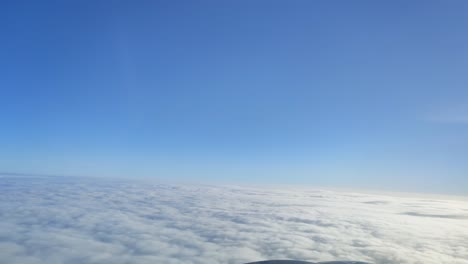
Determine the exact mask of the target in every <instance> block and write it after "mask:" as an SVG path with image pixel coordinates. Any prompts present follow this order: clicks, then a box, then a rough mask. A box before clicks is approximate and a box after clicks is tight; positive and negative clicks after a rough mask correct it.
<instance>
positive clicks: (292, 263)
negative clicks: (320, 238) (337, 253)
mask: <svg viewBox="0 0 468 264" xmlns="http://www.w3.org/2000/svg"><path fill="white" fill-rule="evenodd" d="M245 264H369V263H366V262H359V261H328V262H308V261H298V260H264V261H257V262H249V263H245Z"/></svg>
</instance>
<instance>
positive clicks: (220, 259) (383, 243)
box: [0, 177, 468, 264]
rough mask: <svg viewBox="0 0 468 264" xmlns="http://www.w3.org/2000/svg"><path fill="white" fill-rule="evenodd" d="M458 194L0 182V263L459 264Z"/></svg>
mask: <svg viewBox="0 0 468 264" xmlns="http://www.w3.org/2000/svg"><path fill="white" fill-rule="evenodd" d="M467 217H468V203H467V201H466V200H462V199H460V200H455V199H448V198H433V197H431V198H428V197H416V196H412V197H397V196H390V195H376V194H364V193H353V192H342V191H328V190H318V189H307V188H297V187H296V188H286V189H279V188H276V189H275V188H252V187H237V186H202V185H200V186H194V185H166V184H164V185H162V184H154V183H152V184H149V183H136V182H133V183H132V182H124V181H109V180H91V179H76V178H73V179H72V178H59V177H36V178H28V177H22V178H19V177H15V178H9V177H3V178H0V263H2V264H3V263H5V264H7V263H8V264H20V263H21V264H33V263H34V264H36V263H41V264H42V263H48V264H56V263H71V264H75V263H76V264H78V263H80V264H82V263H96V264H97V263H102V264H104V263H113V264H120V263H122V264H123V263H128V264H130V263H135V264H150V263H151V264H154V263H168V264H171V263H174V264H175V263H197V264H209V263H213V264H214V263H228V264H238V263H243V262H248V261H258V260H263V259H300V260H309V261H328V260H337V259H338V260H343V259H348V260H360V261H368V262H373V263H378V264H409V263H414V264H416V263H420V264H423V263H424V264H431V263H433V264H441V263H453V264H468V219H467Z"/></svg>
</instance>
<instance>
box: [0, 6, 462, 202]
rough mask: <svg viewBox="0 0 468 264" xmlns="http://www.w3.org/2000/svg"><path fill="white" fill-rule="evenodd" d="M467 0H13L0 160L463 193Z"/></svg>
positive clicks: (6, 23)
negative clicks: (448, 0)
mask: <svg viewBox="0 0 468 264" xmlns="http://www.w3.org/2000/svg"><path fill="white" fill-rule="evenodd" d="M467 13H468V3H467V2H466V1H450V2H445V1H29V2H28V1H4V2H2V4H1V8H0V25H1V26H0V27H1V30H0V33H1V39H2V42H1V43H0V57H1V60H0V70H1V72H2V78H0V89H1V90H0V91H1V96H0V121H1V124H2V126H1V129H0V146H1V147H0V170H1V171H4V172H20V173H38V174H59V175H88V176H124V177H155V178H163V179H175V180H191V181H205V182H213V181H227V182H240V183H245V182H247V183H248V182H253V183H291V184H294V183H300V184H310V185H327V186H337V187H362V188H385V189H391V190H404V191H406V190H414V191H430V192H446V193H465V194H466V193H467V190H468V162H467V161H468V74H467V71H468V48H467V47H468V32H467V31H468V16H467V15H466V14H467Z"/></svg>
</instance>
